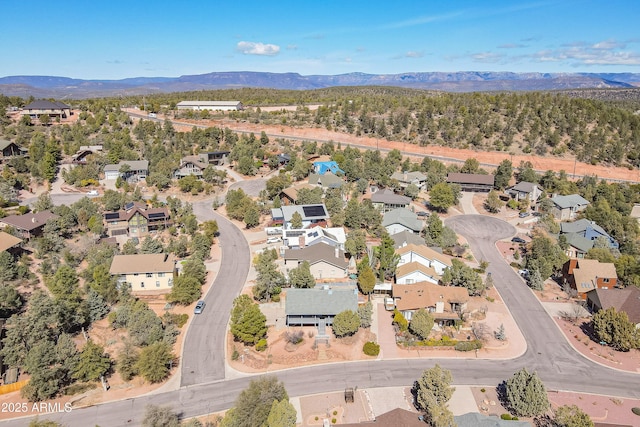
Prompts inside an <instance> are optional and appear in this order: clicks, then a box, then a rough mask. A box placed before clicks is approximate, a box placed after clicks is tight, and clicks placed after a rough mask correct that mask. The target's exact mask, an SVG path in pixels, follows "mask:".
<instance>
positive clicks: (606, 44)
mask: <svg viewBox="0 0 640 427" xmlns="http://www.w3.org/2000/svg"><path fill="white" fill-rule="evenodd" d="M591 47H592V48H593V49H604V50H610V49H621V48H624V47H625V44H624V43H618V42H617V41H615V40H604V41H601V42H599V43H596V44H594V45H593V46H591Z"/></svg>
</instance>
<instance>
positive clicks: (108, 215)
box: [104, 212, 120, 220]
mask: <svg viewBox="0 0 640 427" xmlns="http://www.w3.org/2000/svg"><path fill="white" fill-rule="evenodd" d="M119 217H120V214H119V213H118V212H109V213H106V214H104V219H107V220H109V219H118V218H119Z"/></svg>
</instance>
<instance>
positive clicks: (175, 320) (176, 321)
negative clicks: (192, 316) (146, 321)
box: [165, 313, 189, 328]
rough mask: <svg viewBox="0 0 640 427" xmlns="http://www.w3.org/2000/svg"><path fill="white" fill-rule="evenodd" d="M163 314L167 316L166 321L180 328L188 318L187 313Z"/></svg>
mask: <svg viewBox="0 0 640 427" xmlns="http://www.w3.org/2000/svg"><path fill="white" fill-rule="evenodd" d="M165 316H167V318H166V323H168V324H172V325H176V326H177V327H178V328H182V327H183V326H184V325H185V324H186V323H187V320H189V315H188V314H187V313H182V314H176V313H167V314H166V315H165Z"/></svg>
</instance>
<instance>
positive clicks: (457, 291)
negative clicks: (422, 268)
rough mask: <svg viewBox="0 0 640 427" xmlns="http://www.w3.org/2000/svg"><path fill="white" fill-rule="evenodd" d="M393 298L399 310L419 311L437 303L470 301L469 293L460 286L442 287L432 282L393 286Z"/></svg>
mask: <svg viewBox="0 0 640 427" xmlns="http://www.w3.org/2000/svg"><path fill="white" fill-rule="evenodd" d="M392 295H393V298H394V299H395V301H396V308H397V309H398V310H418V309H420V308H426V307H435V305H436V302H438V301H444V302H448V303H465V302H467V301H469V292H468V291H467V289H466V288H463V287H459V286H441V285H436V284H434V283H430V282H418V283H414V284H411V285H393V291H392Z"/></svg>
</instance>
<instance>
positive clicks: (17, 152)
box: [0, 139, 29, 162]
mask: <svg viewBox="0 0 640 427" xmlns="http://www.w3.org/2000/svg"><path fill="white" fill-rule="evenodd" d="M28 152H29V150H27V149H26V148H22V147H19V146H18V144H16V143H15V142H11V141H6V140H4V139H0V162H4V161H7V160H10V159H13V158H16V157H23V156H26V155H27V154H28Z"/></svg>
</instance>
